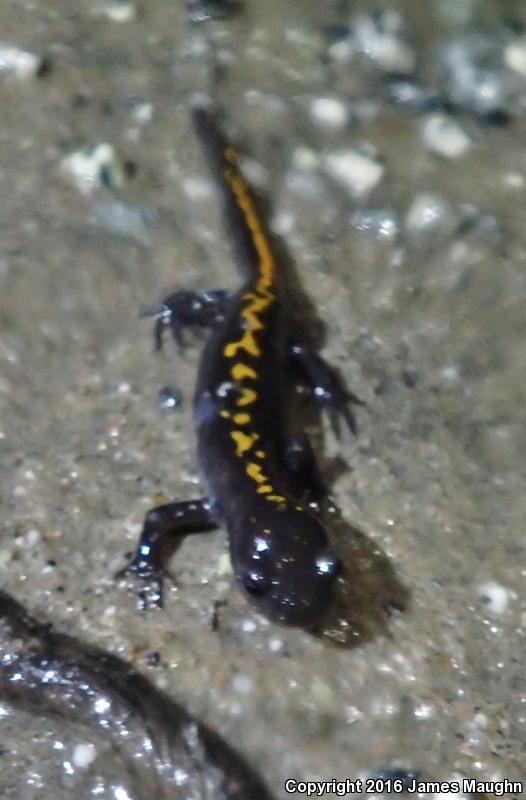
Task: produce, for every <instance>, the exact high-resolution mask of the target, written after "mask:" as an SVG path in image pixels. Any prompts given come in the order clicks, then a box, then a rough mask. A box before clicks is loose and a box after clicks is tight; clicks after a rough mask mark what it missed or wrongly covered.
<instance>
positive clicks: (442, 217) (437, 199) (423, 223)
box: [405, 192, 456, 235]
mask: <svg viewBox="0 0 526 800" xmlns="http://www.w3.org/2000/svg"><path fill="white" fill-rule="evenodd" d="M405 224H406V227H407V230H408V231H409V232H410V233H416V234H429V233H443V234H444V235H448V234H450V233H452V231H453V229H454V227H455V225H456V218H455V214H454V212H453V209H452V207H451V205H450V203H448V201H447V200H445V199H444V198H443V197H441V196H440V195H439V194H434V193H431V192H430V193H427V192H423V193H422V194H417V195H416V197H415V198H414V200H413V202H412V203H411V206H410V207H409V210H408V212H407V216H406V220H405Z"/></svg>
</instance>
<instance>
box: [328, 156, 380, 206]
mask: <svg viewBox="0 0 526 800" xmlns="http://www.w3.org/2000/svg"><path fill="white" fill-rule="evenodd" d="M323 165H324V167H325V170H326V172H327V173H328V174H329V175H330V176H331V178H334V180H335V181H337V182H338V183H339V184H340V185H341V186H342V187H344V188H345V189H347V190H348V191H349V192H350V193H351V195H352V196H353V197H362V196H363V195H366V194H368V193H369V192H370V191H371V190H372V189H374V187H375V186H376V185H377V184H378V183H379V182H380V181H381V180H382V177H383V174H384V168H383V166H382V164H380V163H379V162H378V161H376V160H375V159H374V158H372V157H371V156H369V155H366V154H365V153H360V152H359V151H358V150H344V151H339V152H334V153H329V154H328V155H326V156H325V157H324V158H323Z"/></svg>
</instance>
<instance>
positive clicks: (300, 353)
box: [290, 341, 364, 436]
mask: <svg viewBox="0 0 526 800" xmlns="http://www.w3.org/2000/svg"><path fill="white" fill-rule="evenodd" d="M290 353H291V357H292V358H293V359H294V361H295V362H296V363H298V364H299V366H300V367H301V369H302V371H303V373H304V374H305V376H306V378H307V380H308V382H309V384H310V386H311V387H312V395H313V398H314V399H315V400H316V402H318V403H319V404H320V405H321V407H322V408H323V409H325V410H326V411H327V412H328V414H329V418H330V421H331V425H332V429H333V431H334V433H335V434H336V436H339V435H340V417H343V419H344V421H345V422H346V424H347V426H348V427H349V430H350V431H351V433H353V434H354V435H355V436H356V433H357V425H356V419H355V417H354V414H353V412H352V409H351V408H350V406H351V405H359V406H363V405H364V402H363V400H360V398H359V397H357V396H356V395H355V394H353V392H351V391H350V390H349V389H347V387H346V386H345V384H344V382H343V379H342V377H341V376H340V374H339V373H338V371H337V370H336V369H335V368H334V367H332V366H331V365H330V364H328V363H327V362H326V361H324V359H323V358H322V357H321V356H320V355H319V354H318V353H317V352H316V351H315V350H312V349H311V348H309V347H308V346H307V345H304V344H302V343H301V342H298V341H292V342H291V343H290Z"/></svg>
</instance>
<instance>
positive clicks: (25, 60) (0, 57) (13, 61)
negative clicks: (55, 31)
mask: <svg viewBox="0 0 526 800" xmlns="http://www.w3.org/2000/svg"><path fill="white" fill-rule="evenodd" d="M41 65H42V59H41V58H40V56H37V55H35V54H34V53H30V52H29V51H28V50H20V48H18V47H12V46H11V45H7V44H4V45H1V44H0V72H8V73H10V74H11V75H14V76H15V77H16V78H20V79H22V80H23V79H25V78H33V77H34V76H35V75H36V74H37V72H38V70H39V69H40V67H41Z"/></svg>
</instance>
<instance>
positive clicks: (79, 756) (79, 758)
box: [71, 742, 97, 769]
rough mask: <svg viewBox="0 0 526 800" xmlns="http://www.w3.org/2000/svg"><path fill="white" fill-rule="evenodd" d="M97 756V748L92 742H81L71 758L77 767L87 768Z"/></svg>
mask: <svg viewBox="0 0 526 800" xmlns="http://www.w3.org/2000/svg"><path fill="white" fill-rule="evenodd" d="M96 758H97V749H96V747H95V745H93V744H91V743H90V742H81V743H79V744H77V745H76V746H75V749H74V750H73V756H72V758H71V760H72V761H73V764H74V765H75V766H76V767H80V768H81V769H86V767H89V765H90V764H92V763H93V761H95V759H96Z"/></svg>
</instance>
